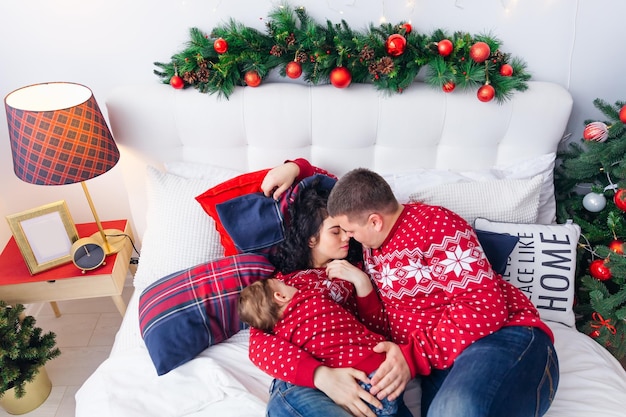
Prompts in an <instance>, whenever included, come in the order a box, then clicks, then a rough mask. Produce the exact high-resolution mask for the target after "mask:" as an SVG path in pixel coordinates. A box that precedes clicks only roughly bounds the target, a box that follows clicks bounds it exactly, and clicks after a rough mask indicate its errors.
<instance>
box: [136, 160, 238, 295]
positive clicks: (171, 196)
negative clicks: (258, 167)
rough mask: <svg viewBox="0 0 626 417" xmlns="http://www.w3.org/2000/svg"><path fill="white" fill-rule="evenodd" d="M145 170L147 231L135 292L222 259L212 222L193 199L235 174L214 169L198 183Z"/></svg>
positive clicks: (152, 170)
mask: <svg viewBox="0 0 626 417" xmlns="http://www.w3.org/2000/svg"><path fill="white" fill-rule="evenodd" d="M147 169H148V172H147V190H146V191H147V193H148V213H147V219H146V221H147V227H146V232H145V233H144V236H143V239H142V247H141V256H140V258H139V266H138V267H137V272H136V274H135V279H134V284H135V288H137V289H139V290H142V289H144V288H145V287H146V286H147V285H149V284H151V283H152V282H154V281H156V280H157V279H159V278H162V277H164V276H165V275H168V274H170V273H172V272H176V271H180V270H181V269H185V268H188V267H191V266H194V265H197V264H199V263H201V262H206V261H209V260H211V259H215V258H217V257H220V256H223V255H224V248H223V247H222V245H221V243H220V239H219V234H218V233H217V230H216V229H215V222H214V221H213V219H212V218H211V217H209V216H207V215H206V213H205V212H204V210H203V209H202V207H201V206H200V204H198V202H197V201H196V200H195V197H196V196H197V195H199V194H201V193H203V192H204V191H206V190H207V189H209V188H211V187H213V186H215V185H217V184H219V183H221V182H223V181H226V180H227V179H230V178H232V177H233V176H235V175H237V172H236V171H232V170H228V169H223V168H214V169H213V170H212V176H211V177H210V178H204V179H198V178H184V177H180V176H178V175H173V174H171V173H167V172H161V171H160V170H158V169H156V168H154V167H151V166H149V167H148V168H147Z"/></svg>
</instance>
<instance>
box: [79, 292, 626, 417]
mask: <svg viewBox="0 0 626 417" xmlns="http://www.w3.org/2000/svg"><path fill="white" fill-rule="evenodd" d="M137 302H138V296H137V293H135V295H133V297H132V298H131V301H130V303H129V306H128V309H129V310H131V309H136V308H137ZM548 324H549V326H550V328H551V329H552V330H553V331H554V334H555V347H556V350H557V354H558V357H559V362H560V367H561V378H560V385H559V388H558V391H557V395H556V398H555V401H554V403H553V404H552V407H551V408H550V410H549V411H548V413H547V414H546V417H624V416H625V415H626V373H625V372H624V371H623V369H622V368H621V366H620V364H619V362H618V361H617V360H616V359H615V358H614V357H613V356H611V355H610V353H609V352H608V351H606V350H605V349H603V348H602V347H601V346H599V345H598V344H597V343H596V342H595V341H593V340H592V339H590V338H589V337H588V336H586V335H584V334H582V333H580V332H578V331H576V330H575V329H572V328H570V327H567V326H565V325H562V324H560V323H553V322H548ZM247 342H248V331H247V330H244V331H241V332H239V333H238V334H237V335H235V336H234V337H232V338H231V339H229V340H227V341H225V342H223V343H222V344H218V345H216V346H213V347H210V348H208V349H206V350H205V351H204V352H202V353H201V354H200V355H199V356H198V357H197V358H196V359H194V360H192V361H191V362H189V363H187V364H185V365H182V366H180V367H178V368H176V369H174V370H173V371H171V372H169V373H168V374H166V375H163V376H158V375H157V373H156V371H155V368H154V366H153V364H152V362H151V360H150V357H149V355H148V351H147V350H146V348H145V345H144V343H143V340H142V339H141V335H140V332H139V324H138V320H137V315H136V314H126V316H125V317H124V320H123V323H122V326H121V328H120V331H119V332H118V334H117V337H116V343H115V345H114V350H113V351H112V352H111V355H110V357H109V358H108V359H107V360H105V361H104V362H103V363H102V364H101V365H100V367H99V368H98V370H97V371H96V372H95V373H94V374H93V375H92V376H91V377H90V378H89V379H88V380H87V381H86V382H85V384H84V385H83V386H82V387H81V388H80V389H79V391H78V392H77V393H76V404H77V408H76V417H149V416H159V417H177V416H187V417H210V416H211V417H212V416H225V417H231V416H232V417H240V416H241V417H244V416H245V417H256V416H258V417H263V416H264V415H265V403H266V401H267V399H268V394H267V390H268V387H269V384H270V383H271V378H270V377H269V376H267V375H266V374H264V373H263V372H261V371H260V370H259V369H257V368H256V367H255V366H254V365H253V364H252V363H251V362H250V361H249V360H248V343H247ZM412 393H419V388H417V387H413V388H412ZM407 400H408V399H407ZM409 402H410V403H413V405H415V404H416V401H414V399H412V400H409ZM599 405H601V407H599ZM412 409H413V410H415V407H414V406H413V407H412ZM598 409H602V410H604V411H603V413H602V415H599V414H598V413H597V410H598ZM414 415H415V417H419V415H418V414H416V413H415V412H414Z"/></svg>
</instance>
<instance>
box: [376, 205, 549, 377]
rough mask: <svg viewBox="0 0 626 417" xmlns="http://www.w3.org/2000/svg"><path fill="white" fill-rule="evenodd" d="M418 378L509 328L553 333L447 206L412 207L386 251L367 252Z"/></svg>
mask: <svg viewBox="0 0 626 417" xmlns="http://www.w3.org/2000/svg"><path fill="white" fill-rule="evenodd" d="M364 255H365V265H366V271H367V272H368V274H369V275H370V277H371V278H372V280H373V281H374V282H375V284H376V286H377V288H378V293H379V295H380V298H381V299H382V302H383V304H384V306H385V313H386V315H387V319H388V320H389V326H390V332H391V340H392V341H394V342H396V343H398V344H399V345H401V346H400V347H401V349H402V352H403V355H404V357H405V359H406V361H407V363H408V365H409V367H410V369H411V375H412V376H413V377H415V376H416V375H427V374H429V373H430V370H431V368H435V369H445V368H448V367H449V366H450V365H452V364H453V362H454V360H455V358H456V357H457V356H458V355H459V354H460V353H461V352H462V351H463V350H464V349H465V348H466V347H467V346H469V345H470V344H472V343H473V342H475V341H476V340H478V339H480V338H482V337H484V336H487V335H489V334H491V333H494V332H495V331H497V330H498V329H500V328H502V327H504V326H532V327H538V328H540V329H542V330H543V331H545V332H546V333H547V334H548V335H549V336H550V337H551V338H553V334H552V332H551V330H550V328H549V327H548V326H547V325H546V324H545V323H543V322H542V321H541V320H540V318H539V313H538V312H537V309H536V308H535V307H534V306H533V304H532V303H531V302H530V300H529V299H528V298H527V297H526V296H525V295H524V294H523V293H522V292H521V291H520V290H519V289H517V288H516V287H514V286H513V285H511V284H510V283H508V282H506V281H504V280H503V279H502V277H500V276H499V275H498V274H496V273H495V272H494V271H493V269H492V268H491V266H490V264H489V262H488V261H487V257H486V256H485V253H484V252H483V250H482V248H481V246H480V244H479V242H478V238H477V236H476V234H475V232H474V230H473V228H472V227H471V226H470V225H469V224H468V223H467V222H466V221H465V220H464V219H463V218H461V217H460V216H459V215H457V214H455V213H453V212H451V211H450V210H447V209H445V208H443V207H439V206H430V205H426V204H421V203H416V204H406V205H405V206H404V209H403V212H402V214H401V215H400V217H399V218H398V220H397V221H396V223H395V225H394V226H393V229H392V230H391V231H390V233H389V236H388V237H387V239H386V240H385V242H383V244H382V245H381V247H380V248H377V249H367V250H366V251H365V254H364Z"/></svg>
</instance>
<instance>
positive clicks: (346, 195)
mask: <svg viewBox="0 0 626 417" xmlns="http://www.w3.org/2000/svg"><path fill="white" fill-rule="evenodd" d="M397 208H398V201H397V200H396V197H395V195H394V194H393V191H392V190H391V187H390V186H389V184H388V183H387V181H385V179H384V178H383V177H382V176H380V175H379V174H377V173H376V172H374V171H371V170H369V169H367V168H356V169H353V170H352V171H349V172H348V173H347V174H345V175H344V176H342V177H341V178H339V181H337V183H336V184H335V186H334V187H333V189H332V191H331V192H330V196H329V197H328V214H329V215H330V216H333V217H334V216H342V215H345V216H347V217H348V218H349V219H350V220H351V221H355V222H358V223H364V222H365V221H366V220H367V217H368V216H369V215H370V214H371V213H381V214H388V213H392V212H394V211H395V210H396V209H397Z"/></svg>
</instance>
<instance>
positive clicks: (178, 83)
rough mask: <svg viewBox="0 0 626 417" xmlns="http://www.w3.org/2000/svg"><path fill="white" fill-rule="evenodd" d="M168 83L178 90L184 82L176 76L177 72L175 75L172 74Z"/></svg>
mask: <svg viewBox="0 0 626 417" xmlns="http://www.w3.org/2000/svg"><path fill="white" fill-rule="evenodd" d="M170 85H171V86H172V87H174V88H175V89H177V90H180V89H181V88H183V87H184V86H185V82H184V81H183V79H182V78H180V77H179V76H178V74H176V75H173V76H172V78H170Z"/></svg>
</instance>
